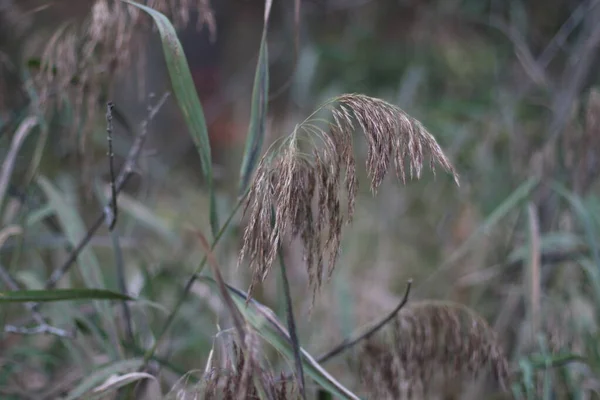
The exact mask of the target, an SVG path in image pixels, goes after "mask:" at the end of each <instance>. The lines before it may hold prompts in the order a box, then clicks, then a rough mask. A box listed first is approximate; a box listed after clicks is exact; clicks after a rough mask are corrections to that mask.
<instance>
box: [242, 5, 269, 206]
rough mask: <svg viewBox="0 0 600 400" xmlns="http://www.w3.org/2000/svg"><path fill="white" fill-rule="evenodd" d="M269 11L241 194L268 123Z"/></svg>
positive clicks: (244, 163)
mask: <svg viewBox="0 0 600 400" xmlns="http://www.w3.org/2000/svg"><path fill="white" fill-rule="evenodd" d="M267 18H268V13H267V14H266V15H265V25H264V28H263V33H262V38H261V41H260V51H259V53H258V62H257V64H256V73H255V76H254V88H253V89H252V106H251V107H252V108H251V114H250V126H249V127H248V136H247V138H246V148H245V150H244V159H243V161H242V167H241V170H240V187H239V192H238V193H239V195H240V196H241V195H242V194H244V193H245V191H246V189H247V188H248V185H249V184H250V178H251V177H252V172H254V169H255V168H256V165H257V164H258V160H259V159H260V151H261V148H262V144H263V140H264V137H265V131H266V123H267V109H268V103H269V56H268V51H267V26H268V19H267Z"/></svg>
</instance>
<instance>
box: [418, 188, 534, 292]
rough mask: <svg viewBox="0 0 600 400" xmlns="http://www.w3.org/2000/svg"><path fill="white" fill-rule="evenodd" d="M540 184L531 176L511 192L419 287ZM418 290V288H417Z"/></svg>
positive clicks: (452, 263)
mask: <svg viewBox="0 0 600 400" xmlns="http://www.w3.org/2000/svg"><path fill="white" fill-rule="evenodd" d="M538 184H539V179H538V178H535V177H533V178H529V179H528V180H527V181H525V182H523V183H522V184H521V185H520V186H519V187H518V188H517V189H515V191H514V192H512V193H511V195H510V196H508V197H507V198H506V199H505V200H504V201H503V202H502V203H501V204H500V205H499V206H498V207H496V209H494V211H492V213H491V214H490V215H489V216H488V217H487V218H486V219H485V221H484V222H483V223H482V224H481V225H479V227H477V229H476V230H475V231H474V232H473V233H472V234H471V236H469V237H468V238H467V240H465V241H464V242H463V243H462V244H461V245H460V246H459V247H458V249H456V250H455V251H454V252H453V253H452V254H450V256H449V257H447V258H446V259H445V260H444V262H443V263H442V264H441V265H440V266H439V267H438V268H437V269H436V271H435V272H434V273H433V274H431V275H429V276H428V277H427V278H426V279H425V280H423V281H422V282H421V283H420V285H419V287H427V285H428V284H429V281H430V280H431V279H433V278H434V277H436V276H438V274H440V273H441V272H443V271H445V270H446V269H447V268H450V267H451V266H452V265H454V263H456V262H457V261H458V260H460V259H461V258H462V257H463V256H464V255H465V254H467V252H468V251H469V249H470V248H471V247H472V245H473V244H474V243H475V242H476V241H477V240H479V239H480V238H481V237H482V236H484V235H488V234H489V232H490V230H491V229H492V228H493V227H495V226H496V225H497V224H498V222H500V221H501V220H502V219H503V218H504V217H506V215H508V213H509V212H511V211H512V210H514V209H516V208H518V207H519V206H520V205H521V204H522V203H523V202H524V201H526V200H527V199H528V198H529V196H530V195H531V193H532V192H533V189H535V188H536V187H537V185H538ZM417 291H418V289H417Z"/></svg>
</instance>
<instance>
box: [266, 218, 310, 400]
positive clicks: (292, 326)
mask: <svg viewBox="0 0 600 400" xmlns="http://www.w3.org/2000/svg"><path fill="white" fill-rule="evenodd" d="M273 214H274V212H273ZM278 255H279V265H280V267H281V280H282V282H283V294H284V296H285V312H286V314H287V322H288V331H289V334H290V341H291V342H292V347H293V348H294V362H295V364H296V371H297V374H298V376H297V382H298V388H299V389H300V395H301V396H302V398H303V399H306V387H305V382H304V369H303V368H302V354H301V353H300V341H299V340H298V332H297V330H296V322H295V321H294V309H293V307H292V295H291V293H290V283H289V281H288V277H287V272H286V268H285V262H284V260H283V252H282V250H281V246H280V247H279V249H278Z"/></svg>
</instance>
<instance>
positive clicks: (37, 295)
mask: <svg viewBox="0 0 600 400" xmlns="http://www.w3.org/2000/svg"><path fill="white" fill-rule="evenodd" d="M66 300H133V298H131V297H129V296H127V295H124V294H121V293H117V292H113V291H110V290H104V289H51V290H14V291H8V292H5V291H0V303H17V302H18V303H22V302H28V301H34V302H37V303H40V302H49V301H66Z"/></svg>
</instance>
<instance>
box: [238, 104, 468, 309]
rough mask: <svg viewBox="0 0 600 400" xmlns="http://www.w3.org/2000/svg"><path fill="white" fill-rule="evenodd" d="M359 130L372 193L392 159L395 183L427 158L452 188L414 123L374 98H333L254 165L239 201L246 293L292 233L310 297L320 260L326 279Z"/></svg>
mask: <svg viewBox="0 0 600 400" xmlns="http://www.w3.org/2000/svg"><path fill="white" fill-rule="evenodd" d="M322 110H329V111H330V112H331V116H332V120H329V121H327V120H324V119H322V118H316V117H315V115H316V114H317V113H318V112H320V111H322ZM358 128H360V130H361V131H362V133H363V134H364V136H365V138H366V140H367V143H368V153H367V159H366V171H367V173H368V177H369V179H370V186H371V191H372V193H373V194H375V193H376V192H377V189H378V188H379V186H380V185H381V183H382V181H383V179H384V177H385V175H386V173H387V171H388V170H389V168H390V164H391V163H392V162H393V163H394V166H395V171H396V175H397V177H398V179H399V180H401V181H402V182H403V183H405V182H406V175H407V172H406V169H407V168H406V164H408V174H409V176H410V178H411V179H412V178H414V177H416V178H420V176H421V172H422V169H423V163H424V161H425V157H426V156H427V155H428V156H429V157H430V166H431V169H432V170H433V171H434V173H435V165H436V164H438V165H440V166H441V167H442V168H443V169H444V170H446V171H447V172H449V173H451V174H452V175H453V177H454V180H455V182H456V184H458V174H457V173H456V171H455V170H454V167H453V166H452V164H451V163H450V161H449V160H448V159H447V158H446V156H445V155H444V153H443V151H442V149H441V147H440V146H439V145H438V143H437V142H436V140H435V138H434V137H433V136H432V135H431V134H430V133H429V132H427V130H426V129H425V128H424V126H423V125H422V124H421V123H420V122H419V121H417V120H416V119H414V118H412V117H410V116H409V115H407V114H406V113H405V112H404V111H402V110H401V109H400V108H398V107H396V106H394V105H392V104H390V103H387V102H385V101H383V100H380V99H377V98H373V97H368V96H365V95H361V94H344V95H342V96H339V97H336V98H334V99H333V100H331V101H329V102H328V103H326V104H324V105H323V106H321V107H320V108H319V109H317V111H315V112H314V113H313V114H312V115H311V116H310V117H309V118H307V119H306V120H305V121H304V122H302V123H301V124H299V125H297V126H296V128H295V129H294V131H293V132H292V134H291V135H289V136H287V137H285V138H283V139H282V140H280V141H278V142H276V143H274V144H273V145H272V146H271V148H270V149H269V150H268V151H267V153H266V154H265V155H264V156H263V158H262V159H261V161H260V163H259V165H258V167H257V171H256V175H255V177H254V181H253V183H252V185H251V187H250V192H249V194H248V197H247V199H246V204H245V206H246V209H245V211H244V212H245V213H246V212H249V222H248V225H247V226H246V229H245V231H244V241H243V247H242V251H241V254H240V262H241V261H242V260H243V259H244V258H248V259H249V264H250V268H251V270H252V271H253V278H252V283H251V286H250V290H249V291H250V293H251V292H252V288H253V287H254V286H255V285H256V284H257V283H258V282H260V281H262V280H264V279H265V277H266V275H267V274H268V272H269V270H270V268H271V266H272V265H273V262H274V260H275V257H276V256H277V251H278V247H279V245H280V244H281V243H282V242H283V241H284V240H289V236H290V235H291V237H292V238H299V239H300V240H301V241H302V243H303V246H304V258H305V261H306V267H307V271H308V275H309V285H310V286H311V287H312V289H313V299H314V295H315V293H316V291H317V290H318V288H319V287H320V286H321V284H322V278H323V276H324V267H323V262H324V261H323V260H324V259H325V258H328V259H329V261H328V268H327V277H328V278H329V277H330V276H331V273H332V271H333V268H334V266H335V262H336V259H337V256H338V254H339V250H340V243H341V235H342V228H343V227H344V225H346V224H348V223H350V222H351V220H352V216H353V214H354V203H355V199H356V194H357V190H358V180H357V176H356V160H355V156H354V145H353V140H354V137H353V134H354V132H355V131H356V130H357V129H358ZM342 171H345V174H344V176H343V177H342ZM342 180H343V184H342ZM344 193H345V196H346V199H347V202H346V204H347V205H346V210H345V211H344V210H343V209H342V206H341V203H342V196H343V194H344ZM315 205H316V207H317V209H318V211H317V212H316V215H315V213H314V212H313V208H314V206H315ZM248 210H249V211H248ZM272 220H273V221H272ZM272 222H273V223H272Z"/></svg>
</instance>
